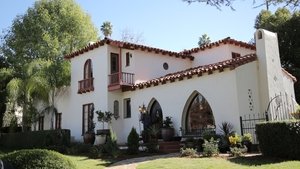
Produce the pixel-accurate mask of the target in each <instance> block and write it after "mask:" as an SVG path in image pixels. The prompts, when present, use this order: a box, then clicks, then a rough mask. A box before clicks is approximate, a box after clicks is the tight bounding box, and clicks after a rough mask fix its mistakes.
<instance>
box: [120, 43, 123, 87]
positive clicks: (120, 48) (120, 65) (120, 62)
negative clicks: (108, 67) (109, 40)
mask: <svg viewBox="0 0 300 169" xmlns="http://www.w3.org/2000/svg"><path fill="white" fill-rule="evenodd" d="M119 83H120V85H122V83H123V81H122V48H121V47H120V51H119Z"/></svg>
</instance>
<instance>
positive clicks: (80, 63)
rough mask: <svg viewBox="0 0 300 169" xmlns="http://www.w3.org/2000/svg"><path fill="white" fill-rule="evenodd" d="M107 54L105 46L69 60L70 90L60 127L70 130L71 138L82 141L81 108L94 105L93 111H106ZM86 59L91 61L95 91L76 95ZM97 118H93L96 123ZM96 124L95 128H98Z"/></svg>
mask: <svg viewBox="0 0 300 169" xmlns="http://www.w3.org/2000/svg"><path fill="white" fill-rule="evenodd" d="M107 56H108V54H107V46H106V45H105V46H102V47H100V48H97V49H94V50H92V51H90V52H87V53H85V54H83V55H81V56H79V57H75V58H72V59H71V90H70V95H69V101H70V103H69V106H68V108H67V109H68V110H66V113H64V112H63V114H62V127H63V128H66V129H71V136H73V137H74V139H75V140H78V141H82V136H81V135H82V106H83V105H84V104H89V103H94V106H95V110H103V111H105V110H107V109H108V108H107V98H108V96H107V93H108V90H107V85H108V81H107V79H108V77H107V76H108V59H107V58H108V57H107ZM87 59H91V61H92V68H93V77H94V88H95V90H94V91H92V92H88V93H83V94H78V93H77V91H78V81H80V80H83V68H84V64H85V62H86V60H87ZM96 120H97V117H96V116H94V121H95V122H96ZM99 125H100V124H99V123H97V126H96V128H97V127H99Z"/></svg>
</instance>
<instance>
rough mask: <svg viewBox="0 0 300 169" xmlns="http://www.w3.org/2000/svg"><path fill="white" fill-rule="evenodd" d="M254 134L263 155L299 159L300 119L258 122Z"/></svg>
mask: <svg viewBox="0 0 300 169" xmlns="http://www.w3.org/2000/svg"><path fill="white" fill-rule="evenodd" d="M256 134H257V138H258V141H259V147H260V150H261V152H262V153H263V154H264V155H266V156H273V157H281V158H289V159H298V160H299V159H300V121H285V122H265V123H260V124H257V125H256Z"/></svg>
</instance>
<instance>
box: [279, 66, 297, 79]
mask: <svg viewBox="0 0 300 169" xmlns="http://www.w3.org/2000/svg"><path fill="white" fill-rule="evenodd" d="M281 70H282V72H283V73H285V74H286V75H287V76H288V77H290V78H291V79H292V80H293V81H294V82H297V78H296V77H295V76H293V75H292V74H290V73H289V72H288V71H286V70H285V69H284V68H282V69H281Z"/></svg>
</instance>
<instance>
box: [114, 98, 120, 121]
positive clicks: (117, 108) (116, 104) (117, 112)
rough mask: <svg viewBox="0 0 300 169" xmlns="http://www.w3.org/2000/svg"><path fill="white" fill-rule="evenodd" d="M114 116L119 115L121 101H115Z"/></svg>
mask: <svg viewBox="0 0 300 169" xmlns="http://www.w3.org/2000/svg"><path fill="white" fill-rule="evenodd" d="M114 117H115V118H116V117H119V101H118V100H115V101H114Z"/></svg>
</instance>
